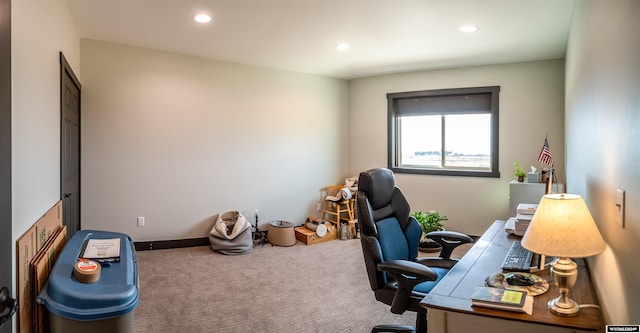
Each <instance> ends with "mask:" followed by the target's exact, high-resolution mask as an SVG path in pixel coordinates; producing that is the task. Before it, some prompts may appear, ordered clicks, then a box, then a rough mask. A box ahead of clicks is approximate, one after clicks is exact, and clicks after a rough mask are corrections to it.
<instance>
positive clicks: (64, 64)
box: [60, 52, 82, 235]
mask: <svg viewBox="0 0 640 333" xmlns="http://www.w3.org/2000/svg"><path fill="white" fill-rule="evenodd" d="M65 75H67V76H69V78H71V81H73V84H75V86H76V87H77V88H78V164H79V165H78V198H77V200H78V230H80V229H81V226H82V219H81V218H80V216H81V210H82V207H81V195H80V194H81V188H82V187H81V184H82V177H81V175H82V163H81V156H82V149H81V148H82V136H81V133H82V126H81V125H82V112H81V111H82V89H81V88H82V86H81V84H80V80H78V77H77V76H76V75H75V73H74V72H73V70H72V69H71V65H69V62H68V61H67V59H66V58H65V57H64V54H63V53H62V52H60V200H64V196H65V193H64V192H65V191H64V165H63V156H64V155H63V154H64V132H63V131H64V114H63V112H64V96H65V95H64V94H65V87H64V77H65ZM64 209H65V207H64V206H63V207H62V210H63V211H64ZM63 215H64V214H63ZM63 222H65V221H64V220H63ZM63 224H64V223H63ZM67 227H69V226H67ZM75 231H77V230H70V229H68V230H67V233H68V235H73V233H75Z"/></svg>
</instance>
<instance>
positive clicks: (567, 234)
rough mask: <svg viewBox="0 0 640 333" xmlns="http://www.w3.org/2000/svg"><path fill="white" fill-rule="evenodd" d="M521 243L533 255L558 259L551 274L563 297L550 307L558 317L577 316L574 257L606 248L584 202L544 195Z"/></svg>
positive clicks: (576, 269)
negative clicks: (571, 294) (570, 294)
mask: <svg viewBox="0 0 640 333" xmlns="http://www.w3.org/2000/svg"><path fill="white" fill-rule="evenodd" d="M521 244H522V246H523V247H524V248H525V249H527V250H529V251H531V252H534V253H537V254H543V255H546V256H552V257H557V259H556V260H555V261H554V262H553V265H552V266H551V275H552V276H553V280H554V281H555V283H556V284H557V285H558V289H559V290H560V296H559V297H558V298H555V299H553V300H551V301H549V303H548V304H547V306H548V307H549V311H551V312H552V313H553V314H556V315H559V316H575V315H577V314H578V312H579V311H580V307H579V305H578V304H577V303H576V302H575V301H574V300H572V299H571V298H570V297H569V291H570V290H571V288H573V286H574V285H575V283H576V280H577V278H578V266H577V265H576V263H575V262H573V260H571V258H584V257H590V256H592V255H595V254H598V253H600V252H602V251H604V249H605V246H606V245H605V243H604V240H603V239H602V236H601V235H600V232H599V231H598V227H597V226H596V223H595V221H594V220H593V217H592V216H591V212H589V208H588V207H587V205H586V203H585V202H584V199H582V197H581V196H579V195H576V194H547V195H545V196H543V197H542V200H540V203H539V204H538V209H536V212H535V214H534V215H533V219H532V220H531V223H530V224H529V227H528V228H527V231H526V232H525V234H524V236H523V238H522V241H521Z"/></svg>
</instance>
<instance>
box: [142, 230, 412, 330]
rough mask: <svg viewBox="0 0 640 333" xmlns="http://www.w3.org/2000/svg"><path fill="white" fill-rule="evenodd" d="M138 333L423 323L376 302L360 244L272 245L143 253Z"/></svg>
mask: <svg viewBox="0 0 640 333" xmlns="http://www.w3.org/2000/svg"><path fill="white" fill-rule="evenodd" d="M137 256H138V267H139V270H140V304H139V305H138V307H137V308H136V310H135V312H134V327H135V332H137V333H152V332H153V333H162V332H181V333H192V332H194V333H195V332H370V330H371V328H372V327H373V326H374V325H376V324H381V323H382V324H391V323H394V324H404V325H413V324H414V323H415V314H414V313H409V312H407V313H405V314H403V315H395V314H392V313H391V312H390V311H389V307H388V306H387V305H384V304H382V303H379V302H377V301H376V300H375V299H374V296H373V292H372V291H371V289H370V288H369V282H368V280H367V276H366V272H365V268H364V261H363V258H362V250H361V248H360V240H357V239H355V240H348V241H341V240H335V241H330V242H327V243H321V244H315V245H311V246H307V245H304V244H302V243H300V242H298V244H297V245H296V246H292V247H278V246H271V245H269V244H267V245H265V246H264V247H262V246H258V247H256V248H255V249H254V250H253V252H252V253H250V254H246V255H240V256H226V255H222V254H218V253H216V252H213V251H212V250H211V249H210V248H209V247H192V248H182V249H171V250H154V251H140V252H137Z"/></svg>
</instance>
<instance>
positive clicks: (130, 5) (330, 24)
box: [68, 0, 574, 79]
mask: <svg viewBox="0 0 640 333" xmlns="http://www.w3.org/2000/svg"><path fill="white" fill-rule="evenodd" d="M573 2H574V0H135V1H134V0H108V1H98V0H68V3H69V6H70V9H71V13H72V15H73V18H74V20H75V22H76V26H77V29H78V31H79V34H80V37H81V38H88V39H95V40H101V41H107V42H114V43H121V44H127V45H132V46H140V47H145V48H151V49H157V50H164V51H170V52H176V53H181V54H188V55H194V56H198V57H203V58H208V59H215V60H220V61H229V62H234V63H241V64H247V65H255V66H261V67H268V68H276V69H283V70H289V71H295V72H302V73H309V74H316V75H323V76H329V77H335V78H342V79H351V78H357V77H365V76H372V75H379V74H387V73H397V72H406V71H415V70H423V69H437V68H450V67H464V66H475V65H483V64H496V63H508V62H520V61H531V60H543V59H556V58H563V57H564V54H565V50H566V43H567V38H568V35H569V28H570V24H571V15H572V9H573ZM200 12H206V13H209V14H210V15H211V16H212V17H213V21H212V22H210V23H207V24H197V23H195V22H194V21H193V16H194V15H195V14H197V13H200ZM464 24H473V25H476V26H478V27H479V30H478V31H477V32H475V33H463V32H460V31H458V30H457V29H458V28H459V27H460V26H462V25H464ZM341 42H347V43H349V44H350V46H351V47H350V49H349V50H347V51H338V50H336V45H337V44H338V43H341Z"/></svg>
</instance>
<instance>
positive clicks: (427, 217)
mask: <svg viewBox="0 0 640 333" xmlns="http://www.w3.org/2000/svg"><path fill="white" fill-rule="evenodd" d="M411 216H413V217H414V218H415V219H416V220H417V221H418V224H420V227H421V228H422V241H421V242H420V245H419V249H420V251H423V252H437V251H440V244H438V243H436V242H434V241H432V240H430V239H429V238H428V237H427V234H428V233H430V232H432V231H440V230H444V224H443V223H442V222H443V221H447V220H449V218H448V217H446V216H443V215H440V213H439V212H437V211H433V210H431V211H428V212H423V211H416V212H413V213H411Z"/></svg>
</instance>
